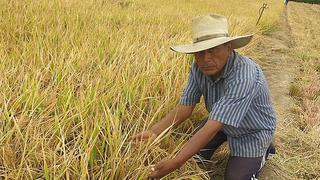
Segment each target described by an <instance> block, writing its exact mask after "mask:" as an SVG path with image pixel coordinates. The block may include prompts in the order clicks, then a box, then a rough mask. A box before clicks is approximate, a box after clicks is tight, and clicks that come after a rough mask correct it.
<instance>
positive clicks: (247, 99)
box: [179, 51, 276, 157]
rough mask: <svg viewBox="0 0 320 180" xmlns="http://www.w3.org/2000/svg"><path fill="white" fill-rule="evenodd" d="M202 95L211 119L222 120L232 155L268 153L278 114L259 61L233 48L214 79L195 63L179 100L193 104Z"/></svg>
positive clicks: (258, 155) (252, 155) (250, 155)
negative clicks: (217, 76) (276, 114)
mask: <svg viewBox="0 0 320 180" xmlns="http://www.w3.org/2000/svg"><path fill="white" fill-rule="evenodd" d="M201 96H203V97H204V100H205V105H206V109H207V111H208V112H209V120H216V121H219V122H221V123H222V124H223V128H222V130H223V131H224V133H225V134H226V135H227V137H228V144H229V149H230V155H231V156H238V157H261V156H263V155H264V154H265V152H266V150H267V148H268V146H269V145H270V143H271V141H272V137H273V134H274V131H275V124H276V117H275V112H274V110H273V108H272V103H271V98H270V94H269V90H268V86H267V82H266V79H265V77H264V75H263V73H262V70H261V69H260V67H259V65H258V64H256V63H255V62H253V61H252V60H251V59H249V58H248V57H245V56H242V55H240V54H238V53H237V52H236V51H233V52H232V54H231V56H230V57H229V59H228V61H227V63H226V65H225V66H224V69H223V70H222V72H221V74H220V76H219V78H217V79H212V78H211V77H209V76H206V75H204V74H203V73H202V72H201V70H200V69H199V68H198V67H197V64H196V63H193V64H192V66H191V71H190V73H189V79H188V83H187V85H186V87H185V89H184V91H183V93H182V96H181V98H180V102H179V104H181V105H189V106H194V105H196V104H197V103H199V102H200V98H201Z"/></svg>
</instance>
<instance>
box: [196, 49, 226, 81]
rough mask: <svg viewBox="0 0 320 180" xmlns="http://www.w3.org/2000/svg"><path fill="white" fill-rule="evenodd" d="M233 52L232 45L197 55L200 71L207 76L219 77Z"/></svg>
mask: <svg viewBox="0 0 320 180" xmlns="http://www.w3.org/2000/svg"><path fill="white" fill-rule="evenodd" d="M231 52H232V47H231V43H226V44H222V45H219V46H216V47H214V48H211V49H208V50H205V51H201V52H197V53H195V54H194V55H195V59H196V61H195V62H196V63H197V65H198V67H199V69H200V70H201V71H202V72H203V73H204V74H205V75H207V76H214V77H217V76H218V75H220V73H221V71H222V69H223V67H224V65H225V64H226V63H227V60H228V58H229V55H230V54H231Z"/></svg>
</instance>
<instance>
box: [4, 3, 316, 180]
mask: <svg viewBox="0 0 320 180" xmlns="http://www.w3.org/2000/svg"><path fill="white" fill-rule="evenodd" d="M263 3H264V1H262V0H242V1H240V0H234V1H222V0H201V1H199V0H187V1H182V0H176V1H172V0H162V1H158V0H155V1H147V0H139V1H137V0H87V1H79V0H51V1H49V0H43V1H34V0H33V1H32V0H19V1H10V0H0V12H1V17H0V59H1V61H0V127H1V129H0V177H1V178H3V179H145V178H146V177H147V175H148V174H149V167H150V165H153V164H155V163H156V162H158V161H159V160H161V159H162V158H165V157H173V156H174V155H175V154H176V153H177V152H178V151H179V148H180V147H181V146H182V145H183V143H184V142H185V141H186V140H187V139H188V138H189V137H190V133H191V132H192V130H193V128H194V123H195V122H196V120H200V119H201V118H203V117H204V116H205V114H204V108H203V107H202V106H200V107H198V108H197V110H196V112H195V113H194V115H193V116H192V118H191V119H192V120H193V121H191V120H188V121H187V122H185V123H184V124H183V125H182V126H181V127H180V128H178V129H170V130H169V132H168V133H166V134H163V135H162V136H160V137H159V138H157V139H156V140H155V141H152V142H151V141H149V142H133V141H131V140H130V136H131V135H133V134H135V133H137V132H139V131H142V130H143V129H147V128H148V127H150V126H151V125H152V124H153V123H154V122H157V121H159V120H160V119H161V117H163V116H164V115H165V114H166V112H168V111H169V110H170V109H171V108H173V107H174V106H175V105H176V103H177V102H178V99H179V96H180V94H181V92H182V89H183V87H184V84H185V81H186V79H187V75H188V71H189V65H190V64H191V62H192V56H190V55H189V56H188V55H180V54H175V53H173V52H171V51H170V50H169V46H170V45H175V44H181V43H186V42H190V41H191V38H190V36H191V28H190V27H191V19H192V17H194V16H196V15H200V14H208V13H218V14H223V15H226V16H227V17H228V18H229V28H230V30H229V31H230V34H231V35H243V34H251V33H254V34H255V38H254V40H253V42H252V43H250V45H249V46H246V47H245V48H243V49H241V50H240V52H241V53H245V54H248V55H252V56H258V54H257V53H261V52H256V51H255V47H256V45H257V44H258V43H259V42H261V41H262V38H261V36H263V35H266V34H269V33H271V32H273V31H275V30H276V27H277V23H278V21H279V17H280V13H281V12H283V10H284V6H283V2H282V1H278V0H269V1H268V2H267V3H268V6H269V8H268V9H267V10H266V11H265V13H264V14H263V16H262V19H261V21H260V22H259V25H258V26H256V21H257V18H258V11H259V8H260V7H261V6H262V4H263ZM289 7H290V6H289ZM300 13H301V12H300ZM298 14H299V13H297V14H294V13H292V14H290V15H288V16H298ZM290 23H291V24H292V23H296V22H290ZM298 25H299V23H297V26H298ZM301 28H302V29H303V27H301ZM301 31H302V30H301ZM296 32H298V31H295V30H293V34H294V33H296ZM318 32H319V31H318ZM295 36H296V37H301V43H302V42H303V38H302V36H299V33H296V34H295ZM315 37H316V36H315ZM299 42H300V39H299V40H297V44H301V43H299ZM317 42H319V41H318V40H315V41H314V43H313V46H312V47H310V46H306V45H302V44H301V46H299V47H297V48H298V49H294V50H293V51H292V52H291V53H293V52H296V53H297V54H296V56H299V57H300V56H301V58H302V59H303V58H305V59H306V60H305V61H302V62H304V63H309V64H302V65H301V66H303V67H307V68H306V69H307V70H304V71H303V72H310V73H313V75H310V76H309V75H305V76H306V77H319V76H318V74H317V73H318V72H319V67H318V64H317V63H315V64H312V63H314V61H311V59H312V58H313V59H314V57H315V56H316V55H317V52H318V45H317ZM314 46H316V47H317V48H314ZM303 48H307V49H312V48H313V49H316V50H315V52H313V51H312V54H305V53H303V52H305V51H306V49H303ZM297 50H301V51H297ZM308 60H310V61H308ZM311 62H312V63H311ZM310 63H311V64H310ZM310 66H315V67H317V69H315V70H312V71H309V70H308V69H309V67H310ZM302 77H304V76H302ZM314 81H316V82H319V79H312V78H311V79H310V78H309V79H308V78H302V79H301V81H299V82H298V81H297V83H298V85H296V86H297V88H296V90H294V86H292V87H290V89H291V91H290V92H292V93H293V94H294V93H295V92H298V93H299V92H307V91H308V92H311V91H312V92H311V93H313V94H317V93H318V95H313V96H312V97H316V98H315V99H317V101H316V102H314V101H312V102H313V104H314V106H312V107H313V109H307V110H305V109H304V107H311V106H310V103H311V104H312V102H310V101H307V100H308V99H312V98H307V100H306V101H303V102H302V104H303V105H302V106H300V105H301V104H298V105H297V107H298V108H296V109H297V110H296V114H299V113H301V112H311V114H310V113H309V114H308V113H305V114H306V115H308V116H306V117H307V119H308V120H302V119H300V120H301V122H304V121H308V122H307V123H308V125H306V124H303V123H302V127H306V129H308V128H309V129H311V130H312V127H313V126H317V127H319V124H318V123H319V121H318V119H317V118H318V117H319V116H316V115H314V113H313V114H312V112H319V109H314V108H318V106H317V103H319V101H318V99H319V98H317V97H319V92H318V91H319V89H318V85H314V84H308V83H306V82H314ZM299 83H302V84H304V85H305V86H306V89H307V90H306V89H305V88H303V89H300V87H304V86H302V85H300V84H299ZM307 94H308V93H307ZM297 96H298V97H304V96H305V94H304V96H302V95H301V94H298V95H297ZM302 114H303V113H302ZM305 114H303V115H305ZM309 115H310V117H311V118H309ZM312 118H313V119H312ZM309 120H310V122H309ZM280 129H281V128H280ZM311 132H313V134H308V136H307V137H309V139H307V140H310V141H312V142H314V143H315V144H312V147H318V145H319V144H317V143H318V141H316V140H315V137H316V136H317V133H318V131H311ZM290 133H292V132H290ZM299 133H301V134H304V133H305V132H304V131H302V132H299ZM301 134H300V135H301ZM291 135H292V136H297V135H299V134H291ZM284 137H286V136H284ZM307 140H306V141H307ZM300 143H301V142H300ZM288 144H289V145H288ZM288 144H284V143H283V144H281V146H280V147H281V148H282V149H283V150H282V151H281V150H280V152H283V151H284V149H285V148H286V147H288V146H290V143H288ZM286 145H287V146H286ZM299 145H301V144H299ZM299 145H298V146H299ZM299 152H300V151H299ZM310 153H311V152H310ZM316 153H317V151H316ZM293 156H294V155H293ZM309 156H310V157H313V158H314V157H319V156H311V154H309ZM292 159H293V160H295V161H289V162H290V164H289V166H288V165H284V164H280V166H283V168H288V169H293V170H294V171H295V172H301V173H300V175H301V176H296V178H297V179H300V178H302V179H303V178H307V179H308V178H310V179H312V178H317V177H319V174H317V171H318V170H319V169H318V167H319V166H317V168H313V167H316V166H313V165H312V164H310V163H309V164H303V165H304V166H305V167H308V168H307V169H312V170H313V171H311V173H310V174H311V175H310V174H307V175H305V176H303V173H305V172H306V170H305V169H302V170H301V168H300V165H301V164H299V162H305V161H302V160H301V159H295V158H292ZM281 160H283V159H276V161H277V162H278V161H281ZM314 160H315V161H313V164H316V163H317V162H318V161H316V160H317V159H314ZM310 161H311V160H310ZM282 163H284V162H282ZM288 173H289V171H288ZM167 178H168V179H209V176H208V175H207V174H206V173H205V172H204V171H203V170H202V169H200V168H199V167H198V166H197V165H196V163H195V162H194V161H193V160H192V159H190V160H189V161H188V162H187V163H186V164H185V165H184V166H183V167H181V168H180V169H179V170H177V171H175V172H173V173H172V174H170V175H169V176H168V177H167Z"/></svg>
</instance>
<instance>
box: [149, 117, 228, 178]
mask: <svg viewBox="0 0 320 180" xmlns="http://www.w3.org/2000/svg"><path fill="white" fill-rule="evenodd" d="M222 126H223V124H222V123H220V122H218V121H214V120H208V121H207V123H206V124H205V125H204V126H203V127H202V128H201V129H200V130H199V131H198V132H197V133H196V134H195V135H194V136H192V138H190V139H189V141H188V142H187V143H186V144H185V145H184V146H183V148H182V150H181V151H180V152H179V153H178V155H177V156H176V157H175V158H173V159H168V160H165V161H161V162H160V163H158V164H157V165H155V167H154V168H153V169H152V171H153V172H152V173H151V174H150V175H149V177H150V178H161V177H163V176H165V175H167V174H169V173H171V172H172V171H174V170H175V169H177V168H179V167H180V166H182V165H183V164H184V163H185V162H186V161H187V160H188V159H190V158H191V157H192V156H193V155H195V154H196V153H198V152H199V151H200V149H202V148H203V147H204V146H205V145H207V144H208V143H209V141H210V140H211V139H212V138H213V137H214V136H215V135H216V134H217V132H218V131H219V130H220V129H221V128H222Z"/></svg>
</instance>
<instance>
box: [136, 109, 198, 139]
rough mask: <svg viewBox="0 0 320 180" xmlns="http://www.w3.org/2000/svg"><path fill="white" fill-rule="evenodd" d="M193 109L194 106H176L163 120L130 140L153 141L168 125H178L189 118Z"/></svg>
mask: <svg viewBox="0 0 320 180" xmlns="http://www.w3.org/2000/svg"><path fill="white" fill-rule="evenodd" d="M194 107H195V106H184V105H177V106H176V107H175V108H174V109H173V110H171V111H170V112H169V113H168V114H167V115H166V116H165V117H164V118H162V119H161V121H159V122H158V123H156V124H155V125H153V126H152V127H151V128H150V129H149V130H146V131H143V132H140V133H138V134H136V135H134V136H132V137H131V138H132V139H137V140H147V139H150V138H151V139H155V138H156V137H157V136H158V135H159V134H161V133H162V132H163V131H164V130H165V129H167V128H168V127H169V126H170V125H172V124H174V125H178V124H180V123H182V122H183V121H185V120H186V119H188V117H190V116H191V114H192V111H193V109H194Z"/></svg>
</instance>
